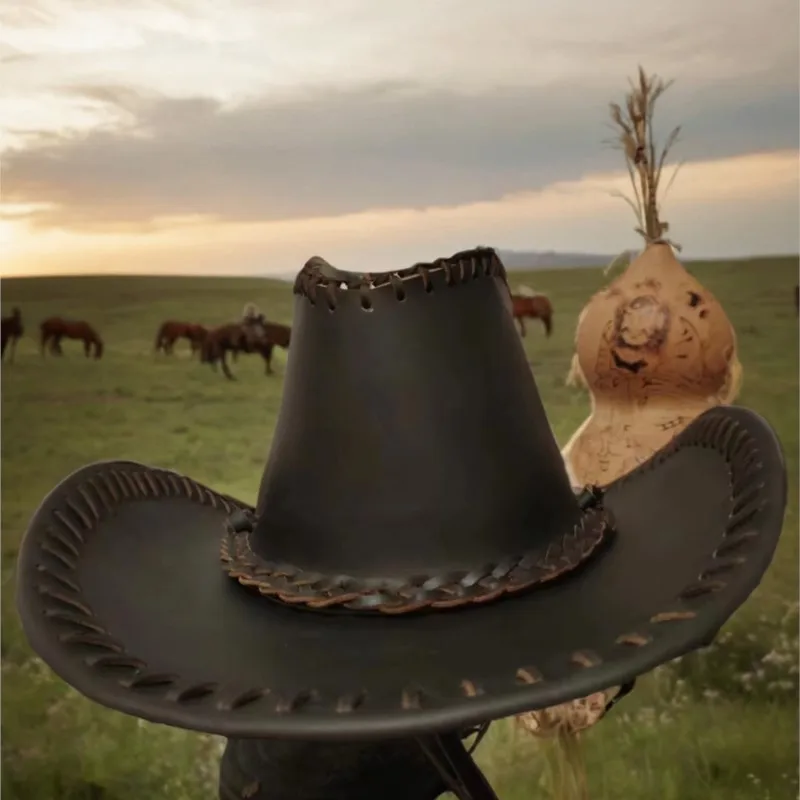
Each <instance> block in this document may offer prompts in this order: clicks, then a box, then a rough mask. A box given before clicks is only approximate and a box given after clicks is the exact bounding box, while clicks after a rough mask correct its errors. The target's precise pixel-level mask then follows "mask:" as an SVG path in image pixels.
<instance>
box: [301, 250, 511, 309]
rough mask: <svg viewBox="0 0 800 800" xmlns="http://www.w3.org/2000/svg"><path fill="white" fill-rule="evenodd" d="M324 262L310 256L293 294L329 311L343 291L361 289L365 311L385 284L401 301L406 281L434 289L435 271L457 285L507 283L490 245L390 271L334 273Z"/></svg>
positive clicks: (403, 296)
mask: <svg viewBox="0 0 800 800" xmlns="http://www.w3.org/2000/svg"><path fill="white" fill-rule="evenodd" d="M321 263H324V262H322V261H321V259H319V258H318V257H314V258H312V259H309V261H308V262H307V263H306V265H305V266H304V267H303V268H302V269H301V270H300V272H299V273H298V274H297V277H296V278H295V282H294V293H295V294H298V295H301V296H302V297H305V298H307V299H308V301H309V302H310V303H311V304H312V305H316V304H317V302H319V301H320V300H324V302H326V303H327V305H328V309H329V310H330V311H335V310H336V308H337V305H338V299H339V295H340V294H341V293H342V292H358V293H359V295H360V299H361V308H362V309H363V310H364V311H371V310H372V300H371V298H370V293H371V292H372V291H374V290H375V289H380V288H382V287H385V288H387V289H391V290H392V291H393V292H394V295H395V297H396V299H397V300H398V301H399V302H403V301H404V300H405V299H406V290H405V285H404V284H405V282H406V281H409V280H421V281H422V285H423V287H424V289H425V291H426V292H432V291H433V282H432V281H431V277H430V276H431V273H434V272H443V273H444V277H445V285H446V286H457V285H458V284H461V283H466V282H467V281H470V280H474V279H476V278H480V277H490V276H494V277H497V278H500V279H501V280H502V281H503V282H504V283H505V284H506V286H507V285H508V281H507V278H506V270H505V267H504V266H503V262H502V261H501V260H500V258H499V256H498V255H497V253H496V252H495V251H494V250H493V249H492V248H490V247H478V248H475V249H474V250H464V251H463V252H461V253H456V254H454V255H452V256H449V257H447V258H439V259H437V260H436V261H433V262H431V263H429V264H415V265H414V266H413V267H408V268H406V269H400V270H394V271H391V272H345V271H343V270H338V269H334V270H333V272H334V273H335V276H334V275H325V274H324V273H323V271H322V268H321Z"/></svg>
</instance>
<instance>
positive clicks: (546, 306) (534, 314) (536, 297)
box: [511, 286, 553, 336]
mask: <svg viewBox="0 0 800 800" xmlns="http://www.w3.org/2000/svg"><path fill="white" fill-rule="evenodd" d="M511 308H512V314H513V315H514V319H515V320H516V321H517V323H518V324H519V334H520V336H525V322H524V320H525V318H526V317H527V318H528V319H540V320H541V321H542V324H543V325H544V332H545V335H546V336H550V334H551V333H552V332H553V305H552V303H551V302H550V298H549V297H547V295H544V294H538V293H536V292H533V291H532V290H530V289H529V288H528V287H527V286H520V287H519V290H518V293H517V294H512V295H511Z"/></svg>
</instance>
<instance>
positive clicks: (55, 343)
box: [39, 317, 103, 358]
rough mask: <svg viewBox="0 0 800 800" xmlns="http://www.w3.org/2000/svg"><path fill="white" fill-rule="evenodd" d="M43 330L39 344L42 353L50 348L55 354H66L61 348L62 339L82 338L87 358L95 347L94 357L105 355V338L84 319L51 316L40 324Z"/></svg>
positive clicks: (41, 330) (40, 328)
mask: <svg viewBox="0 0 800 800" xmlns="http://www.w3.org/2000/svg"><path fill="white" fill-rule="evenodd" d="M39 330H40V332H41V335H40V338H39V346H40V348H41V352H42V355H44V352H45V349H47V348H48V345H49V349H50V352H51V353H52V354H53V355H54V356H61V355H64V351H63V350H62V349H61V340H62V339H80V340H81V341H82V342H83V354H84V355H85V356H86V358H89V356H90V355H92V348H93V347H94V357H95V358H100V357H101V356H102V355H103V340H102V339H101V338H100V336H99V335H98V333H97V331H96V330H95V329H94V328H93V327H92V326H91V325H90V324H89V323H88V322H84V321H83V320H75V321H73V320H68V319H63V318H62V317H49V318H48V319H46V320H45V321H44V322H42V323H41V325H39Z"/></svg>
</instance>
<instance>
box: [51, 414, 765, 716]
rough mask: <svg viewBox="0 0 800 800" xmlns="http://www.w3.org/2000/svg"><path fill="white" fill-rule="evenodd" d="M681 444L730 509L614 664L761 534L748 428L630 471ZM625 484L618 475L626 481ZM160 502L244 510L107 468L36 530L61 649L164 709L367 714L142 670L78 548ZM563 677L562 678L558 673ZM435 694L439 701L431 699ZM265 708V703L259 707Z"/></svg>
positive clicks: (204, 493) (172, 483)
mask: <svg viewBox="0 0 800 800" xmlns="http://www.w3.org/2000/svg"><path fill="white" fill-rule="evenodd" d="M687 446H699V447H707V448H712V449H714V450H716V451H717V452H719V453H720V454H721V455H722V456H723V457H725V459H726V460H727V462H728V464H729V469H730V482H731V508H730V512H729V516H728V520H727V522H726V525H725V527H724V529H723V530H722V531H721V532H720V543H719V546H718V547H717V549H716V550H715V551H714V552H713V553H712V554H711V556H710V558H709V562H708V565H707V567H706V568H705V569H704V570H703V571H702V572H701V573H700V575H698V577H697V579H696V580H695V581H693V582H692V583H691V584H690V585H688V586H686V587H684V589H683V590H682V591H681V592H679V593H678V595H677V596H676V598H675V601H674V603H673V604H671V605H670V606H669V607H667V608H664V609H662V610H661V611H660V612H658V613H656V614H654V615H653V616H651V617H650V619H649V621H648V622H647V623H646V624H643V625H642V626H641V628H640V629H639V630H635V631H625V632H622V633H620V635H619V636H617V637H615V639H614V640H613V642H610V643H609V645H610V646H613V647H614V649H611V650H610V654H609V657H608V658H607V659H606V660H616V659H617V658H619V656H618V655H617V653H616V648H627V647H637V648H642V647H647V646H648V645H649V644H650V643H651V642H653V641H654V639H655V638H656V637H657V636H658V635H659V631H660V629H661V628H662V627H664V626H667V625H669V626H671V625H674V624H678V623H680V622H681V621H684V620H691V619H694V618H695V617H696V616H697V614H698V611H696V610H694V609H695V607H696V605H697V603H698V602H702V599H703V598H705V597H708V596H710V595H711V594H713V593H716V592H719V591H722V590H723V589H724V588H725V585H726V583H725V581H724V578H723V577H722V576H725V575H727V574H731V573H732V572H734V571H735V570H736V569H737V568H738V567H740V566H741V565H742V564H744V563H745V560H746V555H745V554H746V552H747V546H748V544H751V543H752V542H753V541H755V540H756V539H757V537H758V536H759V532H758V531H757V530H754V529H753V528H752V527H750V526H749V524H748V523H749V522H750V520H751V519H752V517H753V516H754V515H755V514H757V513H758V512H759V511H761V510H762V508H763V507H764V504H765V503H766V502H767V501H766V499H765V498H764V494H763V488H764V485H763V483H761V482H759V480H758V478H759V475H760V473H761V471H762V469H763V465H762V464H761V462H760V460H759V452H758V447H757V444H756V442H755V440H754V439H753V438H752V436H750V434H749V433H748V431H747V430H746V429H745V428H744V427H743V426H742V425H741V423H739V422H738V421H737V420H736V419H733V418H731V417H725V416H722V415H715V414H714V413H713V412H712V413H710V414H708V415H707V416H706V417H705V418H704V419H703V420H702V421H701V422H700V423H699V424H698V425H696V426H693V427H692V428H690V429H687V430H686V431H684V432H683V433H681V434H679V435H678V436H677V437H676V439H675V440H673V442H672V444H671V445H668V446H667V448H665V449H664V450H662V451H661V452H660V453H658V454H657V455H656V456H655V457H654V459H653V460H652V461H651V462H650V463H648V464H645V465H643V466H642V467H640V468H638V469H637V472H638V471H639V470H649V469H654V468H656V467H657V466H658V465H659V464H660V463H662V462H663V461H665V460H666V459H668V458H670V457H671V456H672V455H673V454H674V453H676V452H677V451H678V450H679V449H682V448H684V447H687ZM623 480H625V479H623ZM164 497H177V498H182V499H187V500H190V501H193V502H197V503H200V504H202V505H207V506H211V507H218V508H221V509H222V510H223V511H225V512H226V513H231V512H233V511H234V510H235V509H240V510H241V509H245V510H249V507H248V506H246V505H244V504H242V503H238V502H237V501H234V500H232V498H229V497H223V496H222V495H219V494H217V493H216V492H213V491H212V490H210V489H208V488H207V487H205V486H202V485H200V484H198V483H196V482H195V481H193V480H191V479H190V478H186V477H182V476H178V475H176V474H174V473H171V472H168V471H164V470H156V469H151V468H145V469H140V468H138V467H135V466H128V465H124V466H123V465H120V466H119V467H118V468H113V467H110V468H108V469H107V470H105V471H103V472H101V471H98V472H96V473H95V474H94V476H93V477H91V478H88V479H86V480H85V481H83V482H82V483H81V484H80V485H78V486H76V487H75V488H71V489H70V491H69V493H68V494H67V495H66V496H64V497H63V498H62V499H61V504H60V507H59V508H58V509H56V510H55V511H53V522H52V524H51V525H50V526H48V527H47V528H46V530H45V531H44V532H43V534H44V535H43V536H42V539H41V541H40V542H39V545H40V548H41V551H42V556H43V557H44V558H43V560H47V561H49V562H50V563H49V564H48V563H39V564H38V565H37V566H38V570H39V575H40V580H39V581H38V583H37V586H36V589H37V590H38V592H39V594H40V596H41V597H42V599H43V601H44V604H45V607H44V609H43V614H44V616H45V617H46V618H47V619H48V620H49V621H50V622H51V623H52V624H53V626H54V627H55V628H56V633H55V635H56V636H57V638H58V640H59V641H60V642H61V644H62V645H63V646H64V647H74V648H80V650H78V654H79V655H81V654H82V661H83V663H84V664H85V665H86V666H87V667H90V668H92V669H96V670H98V671H99V672H100V673H101V674H103V675H105V676H106V677H110V678H114V677H116V679H117V682H118V683H119V684H120V685H121V686H123V687H125V688H127V689H130V690H131V691H137V690H146V691H148V692H150V693H152V692H161V693H162V699H163V701H165V702H171V703H178V704H179V703H188V702H192V703H204V702H213V703H214V707H215V709H216V710H217V711H218V712H220V713H232V712H234V711H239V710H242V709H246V708H250V707H252V706H253V704H256V703H258V704H260V705H259V707H260V708H261V711H260V713H275V714H284V713H298V712H301V711H302V710H303V709H305V708H308V707H310V706H313V707H314V708H315V709H317V710H318V711H319V710H325V711H328V712H331V713H336V714H349V713H354V712H357V711H359V710H365V709H369V706H370V704H369V697H368V695H367V693H366V692H365V691H362V690H356V691H354V692H350V693H345V694H341V695H338V696H328V695H323V694H322V693H321V692H319V691H318V690H316V689H304V690H301V691H297V692H292V693H291V694H290V695H287V694H284V693H282V692H280V691H279V690H276V689H273V688H271V687H266V686H254V687H252V688H249V689H246V690H241V688H238V689H236V691H235V692H232V691H231V690H230V688H228V689H226V688H225V687H223V686H221V685H220V684H219V683H217V682H214V681H207V682H200V683H198V682H192V683H189V682H187V681H185V680H184V679H182V678H181V677H180V676H179V675H174V674H166V673H159V672H154V671H152V670H151V669H150V668H149V665H148V664H147V663H146V662H145V661H143V660H142V659H140V658H137V657H136V656H135V655H134V654H132V653H129V652H128V651H127V650H126V648H125V646H124V644H123V643H122V642H119V641H117V640H116V639H114V637H113V636H112V635H111V634H110V633H109V631H108V630H106V628H105V627H104V626H103V625H102V624H101V621H100V620H99V619H98V618H97V617H96V616H95V614H94V612H93V610H92V609H91V608H90V607H89V605H88V604H87V603H86V600H85V598H84V597H83V594H82V591H81V588H80V585H79V584H78V582H77V574H76V568H77V564H78V560H79V559H80V554H81V550H82V548H83V546H84V544H85V542H86V539H87V536H90V535H91V534H92V532H93V531H94V530H95V528H96V527H97V526H98V523H99V522H100V520H101V519H102V518H103V516H105V515H107V514H109V513H111V512H113V511H114V510H115V508H116V507H118V506H119V505H120V504H122V503H124V502H130V501H136V500H153V499H159V498H164ZM567 659H568V664H566V665H565V667H566V668H567V669H592V668H593V667H595V666H597V665H599V664H601V663H602V658H601V656H600V655H598V654H597V653H594V652H590V651H585V650H579V651H576V652H574V653H571V654H568V655H567ZM559 677H561V676H559ZM508 680H509V682H511V683H512V684H516V685H518V686H524V685H532V684H538V683H541V682H545V681H546V680H547V679H546V677H545V676H544V675H543V674H542V673H541V671H540V670H539V669H537V667H536V666H534V665H530V664H521V665H520V666H519V667H517V668H516V669H515V670H514V672H513V674H509V675H508ZM454 692H456V693H457V694H459V695H461V696H462V697H464V698H472V697H478V696H480V695H482V694H483V693H484V689H483V687H482V686H481V685H480V683H479V682H478V681H476V680H473V679H472V678H471V677H469V676H467V675H465V676H464V677H463V678H461V679H460V680H459V681H458V683H457V685H454ZM437 698H438V699H437ZM438 702H441V694H440V692H439V693H436V694H434V693H431V692H428V691H426V689H425V687H421V686H409V687H406V688H405V689H403V690H402V691H401V692H400V693H399V695H398V697H397V703H398V708H400V709H402V710H405V711H409V712H413V711H414V710H416V709H420V710H421V709H424V708H426V706H427V705H429V704H431V703H433V704H436V703H438ZM264 703H268V704H269V705H268V707H265V706H262V705H261V704H264Z"/></svg>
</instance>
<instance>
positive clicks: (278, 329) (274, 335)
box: [231, 322, 292, 375]
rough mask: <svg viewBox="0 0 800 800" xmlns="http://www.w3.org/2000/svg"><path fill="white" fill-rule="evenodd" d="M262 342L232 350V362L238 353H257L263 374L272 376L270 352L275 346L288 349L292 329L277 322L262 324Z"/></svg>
mask: <svg viewBox="0 0 800 800" xmlns="http://www.w3.org/2000/svg"><path fill="white" fill-rule="evenodd" d="M264 336H265V338H264V340H263V341H258V342H256V343H255V345H253V346H249V345H247V346H245V347H241V348H237V349H235V350H232V351H231V353H232V355H233V360H234V361H236V359H237V357H238V355H239V353H258V354H260V356H261V357H262V358H263V359H264V365H265V368H264V373H265V374H266V375H272V351H273V350H274V349H275V346H276V345H277V346H278V347H282V348H283V349H284V350H288V349H289V341H290V339H291V338H292V329H291V328H290V327H289V326H288V325H281V324H279V323H277V322H265V323H264Z"/></svg>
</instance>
